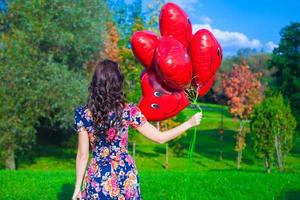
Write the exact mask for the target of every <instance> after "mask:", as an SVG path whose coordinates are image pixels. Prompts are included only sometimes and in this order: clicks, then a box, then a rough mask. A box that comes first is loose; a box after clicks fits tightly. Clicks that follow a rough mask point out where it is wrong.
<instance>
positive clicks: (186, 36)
mask: <svg viewBox="0 0 300 200" xmlns="http://www.w3.org/2000/svg"><path fill="white" fill-rule="evenodd" d="M159 29H160V34H161V35H162V36H170V37H174V38H175V39H177V40H178V41H179V42H181V43H182V44H183V46H184V47H185V48H188V45H189V43H190V41H191V39H192V25H191V22H190V20H189V17H188V15H187V14H186V13H185V12H184V10H182V9H181V8H180V7H179V6H178V5H176V4H174V3H166V4H165V5H164V6H163V7H162V9H161V12H160V16H159Z"/></svg>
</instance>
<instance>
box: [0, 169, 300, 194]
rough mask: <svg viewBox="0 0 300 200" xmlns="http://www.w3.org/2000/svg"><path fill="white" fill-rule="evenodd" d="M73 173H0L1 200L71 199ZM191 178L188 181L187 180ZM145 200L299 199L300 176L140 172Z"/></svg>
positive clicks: (43, 171) (292, 174) (251, 173)
mask: <svg viewBox="0 0 300 200" xmlns="http://www.w3.org/2000/svg"><path fill="white" fill-rule="evenodd" d="M74 177H75V173H74V171H73V170H63V171H45V170H33V171H29V170H20V171H16V172H12V171H0V185H1V187H0V194H1V195H0V199H12V200H17V199H18V200H19V199H22V200H27V199H28V200H29V199H30V200H32V199H49V200H51V199H59V200H65V199H70V198H71V196H72V192H73V189H74ZM187 177H189V180H188V179H187ZM140 179H141V190H142V195H143V198H144V200H153V199H155V200H156V199H164V200H169V199H170V200H171V199H172V200H180V199H185V198H186V199H193V200H197V199H203V200H205V199H224V200H225V199H226V200H227V199H249V200H250V199H266V200H269V199H299V197H300V182H299V179H300V176H299V173H284V174H283V173H272V174H265V173H262V172H257V171H240V172H237V171H235V170H233V171H231V170H225V171H203V172H195V173H192V172H189V173H188V172H186V171H161V170H160V171H157V172H156V173H153V172H147V171H142V172H140Z"/></svg>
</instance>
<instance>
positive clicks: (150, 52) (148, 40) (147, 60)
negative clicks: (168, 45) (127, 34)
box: [130, 31, 159, 69]
mask: <svg viewBox="0 0 300 200" xmlns="http://www.w3.org/2000/svg"><path fill="white" fill-rule="evenodd" d="M130 41H131V48H132V51H133V54H134V55H135V57H136V58H137V59H138V60H139V61H140V63H141V64H142V65H143V66H144V67H145V68H148V69H149V68H151V67H152V65H153V58H154V54H155V50H156V47H157V45H158V42H159V38H158V36H157V35H156V34H155V33H153V32H151V31H137V32H135V33H134V34H133V35H132V37H131V40H130Z"/></svg>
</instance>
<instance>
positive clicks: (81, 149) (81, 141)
mask: <svg viewBox="0 0 300 200" xmlns="http://www.w3.org/2000/svg"><path fill="white" fill-rule="evenodd" d="M88 160H89V137H88V133H87V131H86V130H85V128H81V129H80V130H79V132H78V150H77V156H76V184H75V190H74V195H78V194H77V193H78V192H79V191H80V187H81V182H82V179H83V176H84V173H85V169H86V165H87V162H88ZM74 195H73V196H74Z"/></svg>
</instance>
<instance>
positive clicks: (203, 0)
mask: <svg viewBox="0 0 300 200" xmlns="http://www.w3.org/2000/svg"><path fill="white" fill-rule="evenodd" d="M127 1H128V2H130V0H127ZM151 2H152V0H143V6H144V8H146V5H148V4H149V3H151ZM169 2H174V3H177V4H178V5H180V6H181V7H182V8H183V9H184V10H185V11H186V12H187V13H188V15H189V16H190V18H191V21H192V23H193V30H194V31H196V30H197V29H199V28H208V29H210V30H211V31H212V32H213V33H214V35H215V36H216V37H217V39H218V41H219V42H220V43H221V45H222V47H223V49H224V54H225V55H232V54H235V53H236V51H237V50H238V49H239V48H245V47H250V48H256V49H257V50H260V49H262V48H263V49H264V50H265V51H269V52H270V51H272V49H273V48H274V47H276V45H277V44H278V42H279V40H280V35H279V31H280V29H281V28H282V27H284V26H286V25H288V24H290V23H291V22H292V21H294V22H300V0H285V1H279V0H273V1H272V0H251V1H250V0H248V1H246V0H231V1H228V0H227V1H225V0H169Z"/></svg>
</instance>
